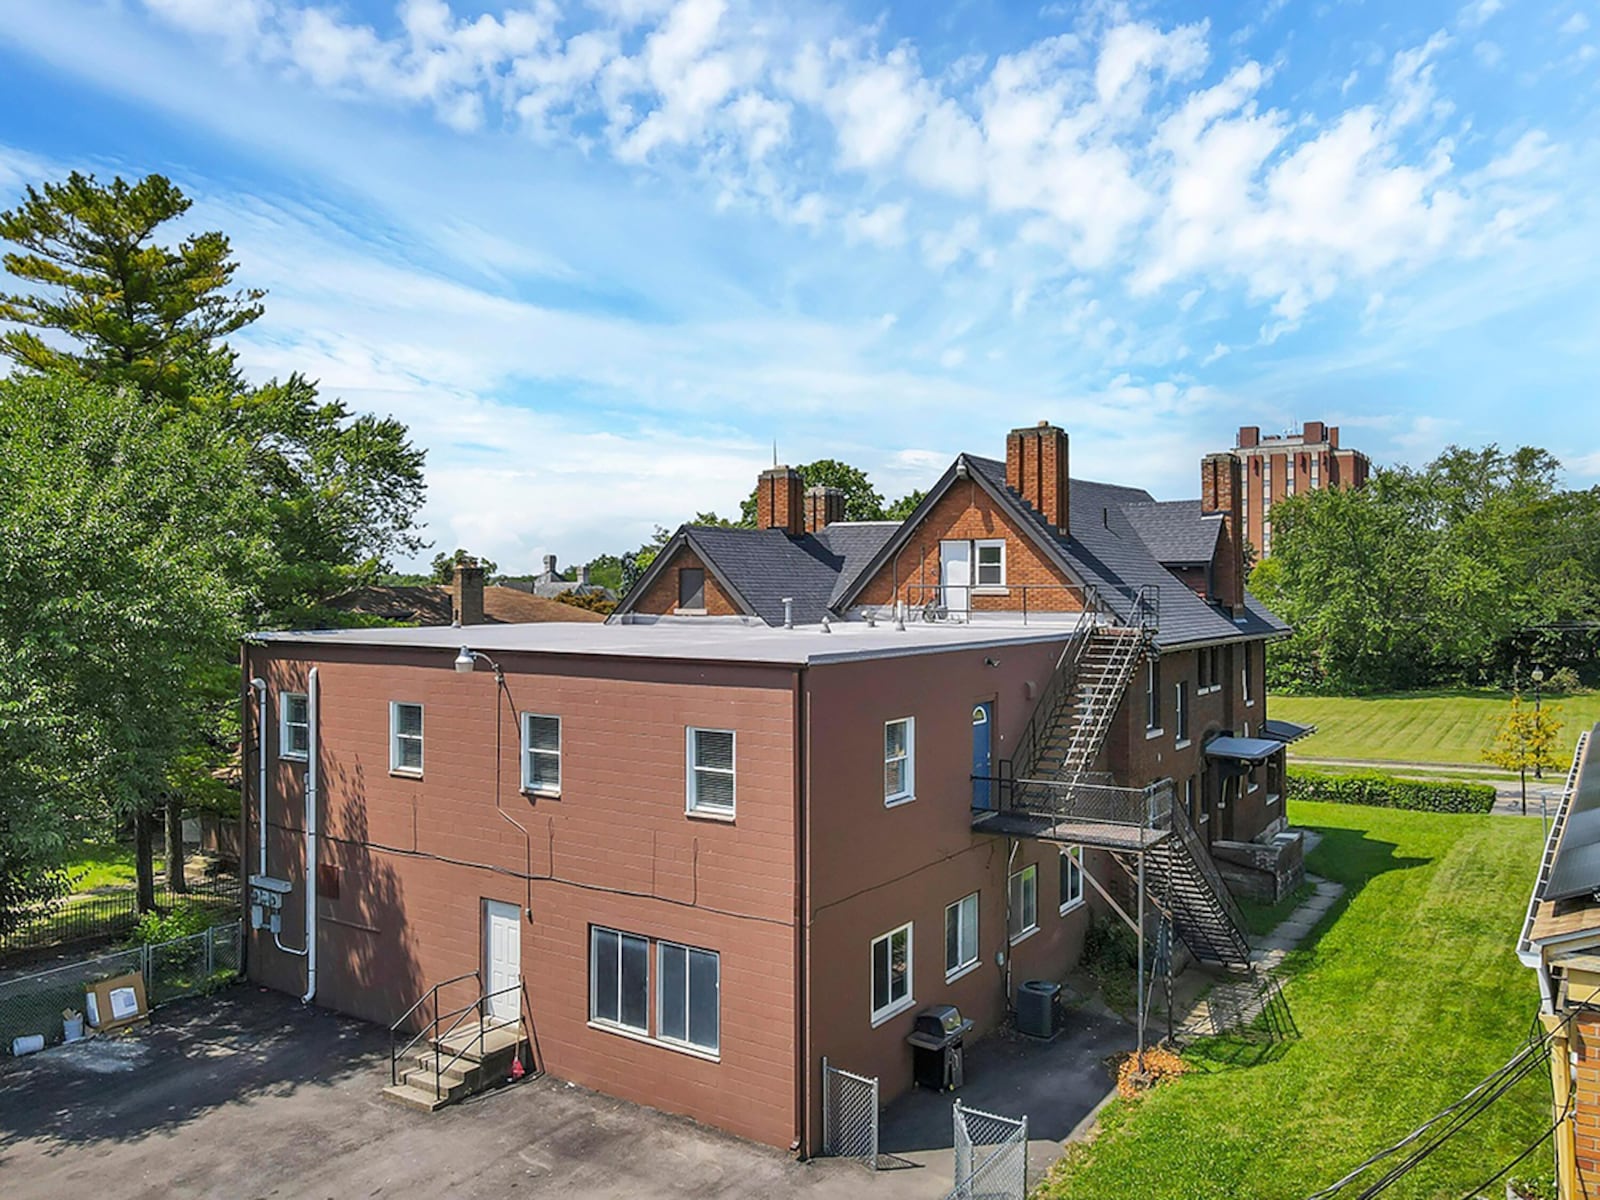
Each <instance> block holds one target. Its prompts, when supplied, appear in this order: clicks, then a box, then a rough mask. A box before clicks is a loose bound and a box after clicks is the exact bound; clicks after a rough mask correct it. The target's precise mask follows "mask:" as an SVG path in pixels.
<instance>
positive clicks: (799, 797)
mask: <svg viewBox="0 0 1600 1200" xmlns="http://www.w3.org/2000/svg"><path fill="white" fill-rule="evenodd" d="M806 681H807V675H806V669H805V668H804V667H801V668H800V670H799V671H798V672H797V674H796V677H795V705H794V711H795V741H794V744H795V808H796V812H795V817H796V820H795V842H796V854H795V918H796V919H795V933H796V936H797V937H798V939H799V946H798V948H797V949H798V955H797V957H798V959H799V976H800V977H799V979H798V980H797V981H796V984H797V986H796V987H795V1057H796V1059H797V1060H798V1061H797V1062H796V1063H795V1066H796V1068H797V1070H796V1074H795V1099H796V1102H797V1107H798V1111H797V1112H796V1113H795V1133H794V1145H792V1146H790V1147H789V1150H790V1152H791V1153H794V1154H797V1155H798V1156H799V1157H801V1158H805V1157H807V1146H806V1142H807V1136H808V1134H809V1133H810V1128H811V1095H812V1086H811V1022H810V1013H811V1005H810V1000H811V888H810V878H809V876H810V870H811V854H810V850H811V805H810V802H809V796H808V795H807V792H806V788H807V783H808V778H809V772H808V770H807V768H808V766H809V764H810V754H811V735H810V721H809V719H808V718H809V714H810V701H809V699H808V698H807V695H806V686H805V685H806Z"/></svg>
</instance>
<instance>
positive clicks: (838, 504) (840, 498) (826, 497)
mask: <svg viewBox="0 0 1600 1200" xmlns="http://www.w3.org/2000/svg"><path fill="white" fill-rule="evenodd" d="M805 509H806V532H807V533H816V532H817V530H819V529H826V528H827V527H828V526H829V525H832V524H833V523H834V522H835V521H842V520H844V490H843V489H842V488H836V487H823V486H822V485H821V484H818V485H817V486H816V487H808V488H807V489H806V498H805Z"/></svg>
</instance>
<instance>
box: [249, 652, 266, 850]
mask: <svg viewBox="0 0 1600 1200" xmlns="http://www.w3.org/2000/svg"><path fill="white" fill-rule="evenodd" d="M250 686H251V687H252V688H254V689H255V693H256V743H257V744H256V770H257V775H256V805H257V811H258V814H259V815H258V817H257V820H256V834H257V837H258V838H259V840H260V842H261V848H260V854H259V856H258V857H259V863H258V865H257V867H256V874H257V875H263V876H264V875H265V874H266V873H267V681H266V680H265V679H262V678H261V677H260V676H257V677H256V678H254V679H252V680H251V681H250Z"/></svg>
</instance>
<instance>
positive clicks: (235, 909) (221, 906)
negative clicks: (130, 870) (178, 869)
mask: <svg viewBox="0 0 1600 1200" xmlns="http://www.w3.org/2000/svg"><path fill="white" fill-rule="evenodd" d="M155 902H156V909H157V910H158V911H160V912H170V911H171V910H172V909H174V908H176V907H178V906H179V905H187V906H191V907H195V908H202V909H205V910H206V911H207V912H209V913H212V914H214V916H215V920H216V922H218V923H221V922H224V921H227V920H228V919H229V918H231V917H234V916H237V915H238V913H239V876H238V875H236V874H232V873H222V872H219V873H217V874H214V875H203V876H200V877H198V878H192V879H190V880H188V884H187V887H186V889H185V890H184V891H181V892H180V891H175V890H174V889H172V888H170V887H167V886H166V885H165V884H164V883H158V885H157V887H156V889H155ZM138 923H139V892H138V888H137V887H136V886H135V885H134V884H131V883H130V884H127V885H126V886H122V885H118V886H116V887H107V888H98V889H96V890H95V891H93V892H83V893H79V894H76V895H70V896H65V897H63V898H62V899H61V900H60V901H58V902H56V904H54V905H53V906H52V907H51V908H49V909H48V910H46V911H45V912H43V913H40V914H39V915H38V916H35V917H32V918H31V919H29V920H26V921H24V922H23V923H22V924H21V925H19V926H18V927H17V928H15V929H13V930H11V932H9V933H6V934H4V935H0V957H3V956H6V955H11V954H17V953H20V952H22V951H27V950H43V949H46V948H48V947H53V946H67V945H71V944H73V943H76V942H85V941H91V940H94V939H109V938H120V937H122V936H124V935H126V934H127V933H129V932H130V931H131V930H132V929H133V927H134V926H135V925H137V924H138Z"/></svg>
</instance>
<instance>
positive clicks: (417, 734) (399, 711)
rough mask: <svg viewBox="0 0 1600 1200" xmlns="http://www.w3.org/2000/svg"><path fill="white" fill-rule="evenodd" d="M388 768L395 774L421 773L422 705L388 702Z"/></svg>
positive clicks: (395, 701)
mask: <svg viewBox="0 0 1600 1200" xmlns="http://www.w3.org/2000/svg"><path fill="white" fill-rule="evenodd" d="M389 770H390V771H392V772H394V773H395V774H397V775H421V774H422V705H420V704H411V703H408V702H406V701H402V700H391V701H390V702H389Z"/></svg>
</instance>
